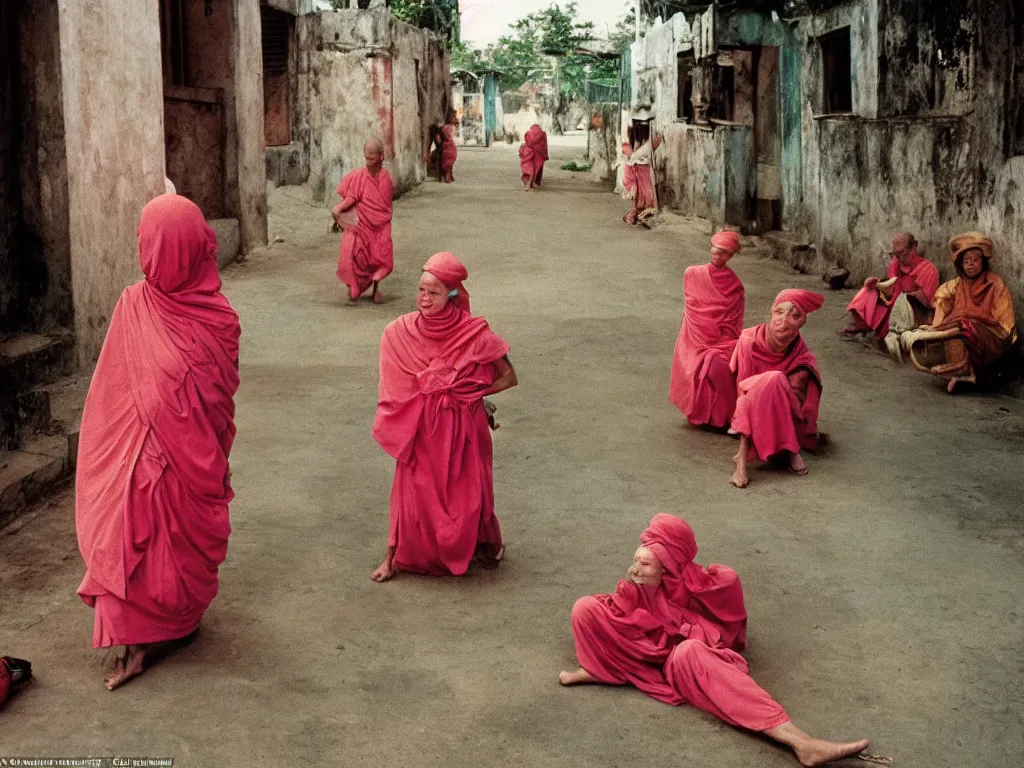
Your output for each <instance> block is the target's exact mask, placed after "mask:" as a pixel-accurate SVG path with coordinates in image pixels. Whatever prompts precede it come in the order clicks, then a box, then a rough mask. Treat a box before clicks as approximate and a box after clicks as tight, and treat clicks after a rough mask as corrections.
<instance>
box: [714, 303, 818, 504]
mask: <svg viewBox="0 0 1024 768" xmlns="http://www.w3.org/2000/svg"><path fill="white" fill-rule="evenodd" d="M824 303H825V299H824V297H822V296H821V295H820V294H817V293H812V292H811V291H804V290H799V289H796V288H788V289H786V290H784V291H782V292H781V293H780V294H779V295H778V296H776V297H775V301H774V302H773V303H772V312H771V315H770V317H769V319H768V322H767V323H762V324H761V325H758V326H756V327H754V328H747V329H746V330H745V331H743V333H742V334H741V335H740V339H739V341H738V342H737V343H736V349H735V350H734V351H733V356H732V362H731V364H730V365H731V368H732V370H733V373H735V374H736V391H737V393H738V397H737V400H736V410H735V412H734V413H733V417H732V429H733V431H735V432H737V433H739V435H740V448H739V451H737V453H736V455H735V456H734V457H733V464H734V465H735V471H734V472H733V475H732V477H731V478H730V480H729V482H731V483H732V484H733V485H735V486H736V487H737V488H745V487H746V486H747V484H748V483H749V482H750V479H749V476H748V474H747V462H748V461H749V460H751V459H755V458H760V459H761V460H762V461H768V460H772V461H776V462H777V461H784V462H785V463H786V464H787V465H788V467H789V469H790V470H791V471H793V472H795V473H796V474H798V475H806V474H807V466H806V465H805V464H804V462H803V459H801V458H800V449H801V448H803V449H805V450H809V451H816V450H817V449H818V448H819V447H820V445H821V444H823V443H824V442H825V441H826V440H827V438H826V437H825V435H819V434H818V404H819V403H820V402H821V374H820V373H818V361H817V360H816V359H815V357H814V355H813V353H812V352H811V350H810V349H809V348H808V346H807V344H806V343H805V342H804V340H803V337H802V336H801V335H800V329H801V328H803V325H804V323H805V322H807V315H808V314H809V313H810V312H813V311H814V310H816V309H820V308H821V306H822V304H824Z"/></svg>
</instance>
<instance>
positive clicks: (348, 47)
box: [296, 9, 451, 201]
mask: <svg viewBox="0 0 1024 768" xmlns="http://www.w3.org/2000/svg"><path fill="white" fill-rule="evenodd" d="M296 39H297V41H298V42H297V49H298V78H297V94H296V113H297V119H296V126H297V127H296V134H297V138H298V140H299V141H300V142H301V143H302V144H303V145H304V146H305V147H307V150H306V151H307V152H308V156H309V182H310V186H311V188H312V193H313V199H315V200H319V201H327V200H329V199H331V195H332V194H333V192H334V189H335V188H336V187H337V185H338V182H339V181H341V177H342V176H343V175H344V174H345V173H348V172H349V171H351V170H354V169H355V168H358V167H359V166H361V165H363V162H364V161H363V144H364V143H365V141H366V140H367V139H368V138H370V137H373V136H376V137H378V138H380V139H381V140H382V141H383V142H384V145H385V152H386V156H387V160H386V164H385V165H386V167H387V168H388V170H389V172H390V173H391V175H392V177H393V178H394V182H395V188H396V191H397V192H398V193H399V194H400V193H401V192H402V191H404V190H406V189H409V188H411V187H412V186H414V185H416V184H418V183H419V182H420V181H422V180H423V179H424V177H425V175H426V169H425V163H424V159H423V154H424V151H425V146H426V144H425V142H426V140H427V137H428V129H429V126H430V125H431V124H432V123H436V124H441V123H443V122H444V114H445V110H446V109H447V107H448V106H449V104H450V100H451V84H450V80H449V77H448V57H447V53H446V51H445V49H444V45H443V43H441V42H440V41H439V40H437V39H436V38H433V37H431V36H430V35H429V33H427V32H426V31H424V30H419V29H416V28H414V27H412V26H411V25H408V24H405V23H403V22H399V21H397V20H394V19H393V18H392V17H391V14H390V13H389V12H388V11H387V9H376V10H366V11H361V10H344V11H334V12H324V13H320V14H312V15H307V16H303V17H300V18H299V19H297V21H296ZM417 61H418V62H419V65H418V67H419V83H417V77H416V71H417ZM421 105H422V112H421V110H420V106H421Z"/></svg>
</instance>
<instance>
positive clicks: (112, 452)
mask: <svg viewBox="0 0 1024 768" xmlns="http://www.w3.org/2000/svg"><path fill="white" fill-rule="evenodd" d="M138 235H139V258H140V261H141V263H142V271H143V273H144V274H145V276H146V279H145V280H143V281H142V282H140V283H137V284H135V285H132V286H129V287H128V288H126V289H125V290H124V293H123V294H121V299H120V301H118V303H117V306H116V307H115V308H114V313H113V316H112V317H111V320H110V329H109V330H108V331H107V338H106V340H105V341H104V343H103V350H102V352H101V353H100V357H99V361H98V363H97V364H96V371H95V373H94V374H93V378H92V384H91V385H90V386H89V394H88V396H87V397H86V400H85V412H84V413H83V415H82V431H81V436H80V443H79V448H78V474H77V481H76V488H75V491H76V525H77V529H78V545H79V548H80V549H81V552H82V557H83V558H84V559H85V566H86V573H85V578H84V579H83V580H82V584H81V586H79V588H78V594H79V595H80V596H81V598H82V600H83V601H84V602H85V603H86V604H87V605H89V606H92V607H93V608H94V609H95V621H94V625H93V636H92V645H93V647H94V648H106V647H109V646H115V645H121V646H125V648H124V650H123V653H121V654H120V655H119V656H118V657H117V659H116V662H115V668H114V670H113V672H112V673H111V674H110V675H108V676H107V678H106V680H105V684H106V686H107V688H108V689H110V690H113V689H115V688H117V687H118V686H119V685H121V684H122V683H124V682H125V681H126V680H128V679H129V678H132V677H134V676H135V675H138V674H140V673H141V672H142V671H143V668H144V666H146V665H148V664H150V663H152V662H153V661H155V660H156V659H157V658H158V657H159V656H160V655H162V654H164V653H166V652H167V651H168V650H170V649H171V648H173V647H175V646H178V645H181V644H184V643H186V642H188V641H190V640H191V639H192V638H193V637H194V636H195V633H196V632H197V630H198V629H199V622H200V620H201V619H202V618H203V614H204V613H205V611H206V609H207V608H208V607H209V605H210V603H211V602H212V601H213V598H214V597H215V596H216V595H217V586H218V582H217V571H218V567H219V566H220V564H221V563H223V562H224V558H225V556H226V554H227V546H228V534H229V533H230V531H231V525H230V522H229V520H228V503H229V502H230V501H231V499H232V498H233V495H234V494H233V493H232V490H231V473H230V471H229V468H228V455H229V454H230V452H231V445H232V442H233V441H234V438H235V425H234V415H235V404H234V394H235V391H236V390H237V389H238V340H239V335H240V330H239V325H238V316H237V315H236V314H235V311H234V310H233V309H232V308H231V305H230V304H229V303H228V300H227V298H225V296H224V294H222V293H221V290H220V289H221V282H220V277H219V276H218V274H217V259H216V254H217V238H216V235H214V233H213V230H211V229H210V227H209V226H207V224H206V220H205V219H204V218H203V214H202V212H201V211H200V210H199V208H198V207H196V205H195V204H194V203H192V202H191V201H189V200H188V199H187V198H184V197H180V196H178V195H173V194H165V195H161V196H160V197H157V198H156V199H155V200H153V201H151V202H150V203H149V204H148V205H147V206H146V207H145V208H144V209H143V211H142V219H141V222H140V223H139V229H138Z"/></svg>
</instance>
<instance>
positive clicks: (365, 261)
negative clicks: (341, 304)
mask: <svg viewBox="0 0 1024 768" xmlns="http://www.w3.org/2000/svg"><path fill="white" fill-rule="evenodd" d="M363 156H364V158H365V159H366V165H364V166H363V167H362V168H358V169H356V170H354V171H350V172H349V173H346V174H345V176H344V177H343V178H342V180H341V183H340V184H339V185H338V194H339V195H340V196H341V202H340V203H338V204H337V205H336V206H334V209H333V210H332V211H331V213H332V214H333V215H334V219H335V221H337V222H338V226H340V227H341V228H342V230H344V232H343V234H342V236H341V255H340V256H339V258H338V272H337V274H338V279H339V280H340V281H341V282H343V283H344V284H345V285H347V286H348V297H349V300H350V301H356V300H358V299H359V297H360V296H362V295H363V294H364V293H366V291H367V289H368V288H370V287H371V286H372V287H373V303H374V304H380V303H382V302H383V301H384V296H383V295H382V294H381V292H380V281H381V280H383V279H384V278H385V277H387V276H388V275H390V274H391V271H392V270H393V269H394V268H395V246H394V243H393V242H392V240H391V218H392V216H393V214H394V210H395V208H394V197H395V187H394V184H393V183H392V181H391V174H390V173H388V171H387V168H385V167H384V144H383V142H381V140H380V139H370V140H369V141H368V142H366V144H365V145H364V146H363ZM353 210H354V211H355V216H354V217H351V212H352V211H353ZM350 217H351V218H350Z"/></svg>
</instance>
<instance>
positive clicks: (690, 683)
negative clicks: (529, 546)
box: [558, 513, 868, 766]
mask: <svg viewBox="0 0 1024 768" xmlns="http://www.w3.org/2000/svg"><path fill="white" fill-rule="evenodd" d="M696 556H697V541H696V539H695V538H694V535H693V530H692V529H691V528H690V526H689V525H688V524H687V523H686V522H685V521H684V520H682V519H681V518H679V517H676V516H675V515H667V514H664V513H662V514H657V515H655V516H654V518H653V519H652V520H651V524H650V526H649V527H648V528H647V530H645V531H644V532H643V534H641V536H640V548H639V549H637V551H636V554H635V555H634V556H633V565H632V566H631V567H630V569H629V570H628V572H627V578H625V579H623V580H621V581H619V583H618V585H617V586H616V588H615V593H614V594H610V595H608V594H601V595H590V596H588V597H582V598H580V599H579V600H577V601H576V604H575V605H574V606H573V609H572V633H573V638H574V640H575V644H576V658H577V660H578V661H579V668H578V669H576V670H575V671H573V672H568V671H563V672H562V673H561V674H560V675H559V678H558V679H559V682H560V683H561V684H562V685H577V684H580V683H604V684H607V685H633V686H635V687H637V688H639V689H640V690H641V691H643V692H644V693H646V694H647V695H648V696H650V697H651V698H654V699H657V700H658V701H661V702H664V703H666V704H671V705H673V706H678V705H680V704H686V703H689V704H693V705H694V706H695V707H698V708H699V709H702V710H704V711H705V712H709V713H711V714H712V715H714V716H715V717H717V718H719V719H720V720H723V721H724V722H726V723H729V724H730V725H733V726H736V727H738V728H746V729H748V730H751V731H757V732H760V733H763V734H764V735H766V736H768V737H769V738H772V739H774V740H776V741H778V742H781V743H782V744H785V745H787V746H789V747H790V748H792V749H793V751H794V752H795V753H796V756H797V758H798V759H799V760H800V762H801V763H802V764H803V765H806V766H816V765H823V764H825V763H827V762H830V761H833V760H838V759H840V758H842V757H845V756H848V755H855V754H857V753H859V752H861V751H862V750H863V749H865V748H866V747H867V746H868V742H867V741H866V740H861V741H855V742H849V743H837V742H828V741H824V740H822V739H816V738H813V737H811V736H809V735H808V734H806V733H804V732H803V731H801V730H800V729H799V728H797V727H796V726H795V725H793V723H792V721H791V720H790V718H789V715H788V714H786V711H785V710H784V709H783V708H782V707H781V706H780V705H779V704H778V703H777V702H776V701H775V700H774V699H772V697H771V696H770V695H769V694H768V693H767V692H766V691H765V690H764V689H763V688H761V687H760V686H759V685H758V684H757V683H755V682H754V679H753V678H752V677H751V676H750V670H749V667H748V665H747V662H746V660H745V659H744V658H743V657H742V656H741V655H740V653H739V652H740V651H742V650H743V649H744V647H746V638H747V612H746V608H745V607H744V604H743V587H742V586H741V584H740V579H739V576H738V575H737V573H736V571H734V570H733V569H732V568H729V567H727V566H724V565H717V564H715V565H711V566H709V567H708V568H704V567H703V566H700V565H698V564H697V563H695V562H693V559H694V558H695V557H696Z"/></svg>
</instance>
